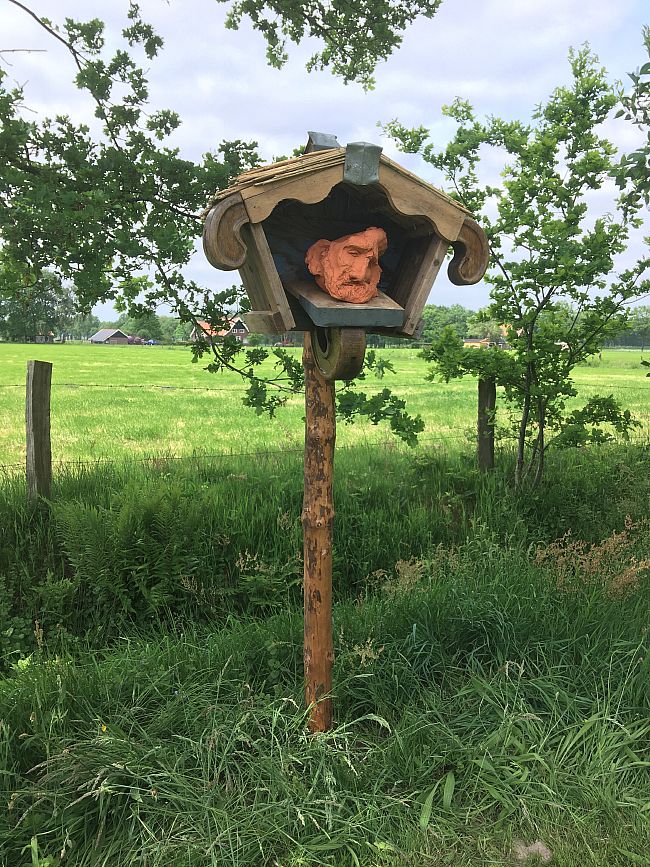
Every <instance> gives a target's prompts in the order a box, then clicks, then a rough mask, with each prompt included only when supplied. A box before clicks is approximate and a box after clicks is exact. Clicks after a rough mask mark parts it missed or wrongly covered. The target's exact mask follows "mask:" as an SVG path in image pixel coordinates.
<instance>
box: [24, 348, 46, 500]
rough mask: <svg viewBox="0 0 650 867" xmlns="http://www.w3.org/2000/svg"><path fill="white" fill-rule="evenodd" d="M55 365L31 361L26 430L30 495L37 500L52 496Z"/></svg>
mask: <svg viewBox="0 0 650 867" xmlns="http://www.w3.org/2000/svg"><path fill="white" fill-rule="evenodd" d="M51 385H52V365H51V364H50V362H49V361H28V362H27V389H26V392H27V393H26V400H25V429H26V435H27V464H26V471H27V497H28V499H29V500H30V501H31V502H36V501H37V500H38V499H39V498H40V497H44V498H46V499H47V498H49V496H50V493H51V487H52V445H51V442H50V390H51Z"/></svg>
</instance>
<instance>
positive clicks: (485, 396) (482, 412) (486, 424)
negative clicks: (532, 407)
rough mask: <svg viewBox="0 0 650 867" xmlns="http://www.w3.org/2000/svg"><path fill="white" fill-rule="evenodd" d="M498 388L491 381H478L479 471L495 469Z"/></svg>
mask: <svg viewBox="0 0 650 867" xmlns="http://www.w3.org/2000/svg"><path fill="white" fill-rule="evenodd" d="M496 403H497V387H496V385H495V384H494V382H492V381H491V380H489V379H479V381H478V422H477V434H478V436H477V454H478V468H479V470H482V471H485V470H492V469H494V411H495V408H496Z"/></svg>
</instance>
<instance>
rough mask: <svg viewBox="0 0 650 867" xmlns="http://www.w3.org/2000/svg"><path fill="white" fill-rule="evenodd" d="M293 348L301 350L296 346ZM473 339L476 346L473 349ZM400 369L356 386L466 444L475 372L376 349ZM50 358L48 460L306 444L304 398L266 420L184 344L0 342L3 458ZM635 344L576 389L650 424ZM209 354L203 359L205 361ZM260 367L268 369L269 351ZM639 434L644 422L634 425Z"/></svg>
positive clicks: (648, 390) (8, 458) (343, 436)
mask: <svg viewBox="0 0 650 867" xmlns="http://www.w3.org/2000/svg"><path fill="white" fill-rule="evenodd" d="M295 351H296V353H298V352H299V351H300V350H295ZM477 351H479V350H477ZM380 352H381V354H382V355H385V356H386V357H387V358H388V359H390V361H391V362H392V363H393V365H394V367H395V370H396V374H395V375H393V374H391V373H388V374H387V375H386V376H385V378H384V379H382V380H378V379H376V378H375V377H374V376H370V377H368V378H367V379H366V380H365V381H363V382H359V383H358V384H357V386H356V387H357V388H358V389H360V390H363V391H365V392H366V393H368V394H372V393H375V392H377V391H378V390H380V389H381V388H384V387H386V386H387V387H389V388H391V389H392V390H393V391H394V392H395V393H396V394H397V395H399V396H400V397H403V398H404V399H405V400H406V402H407V407H408V409H409V411H410V412H412V413H419V414H420V415H421V416H422V417H423V419H424V420H425V423H426V429H425V431H424V433H423V434H422V435H421V439H422V441H423V442H424V443H429V444H435V443H437V444H440V445H445V444H446V445H450V446H453V447H454V448H466V447H468V446H469V444H470V441H471V438H472V436H473V432H474V427H475V412H476V383H475V381H474V380H472V379H470V378H467V379H465V380H463V381H453V382H451V383H449V384H445V383H443V382H428V381H426V373H427V364H426V363H425V362H424V361H423V360H422V359H421V358H419V357H418V352H417V350H416V349H410V348H404V349H388V350H381V351H380ZM31 358H37V359H40V360H43V361H51V362H52V363H53V365H54V367H53V373H52V377H53V379H52V453H53V459H54V460H55V461H57V460H59V461H69V460H81V461H85V460H90V461H92V460H96V459H99V458H102V459H120V458H133V457H144V456H150V455H160V454H166V455H176V456H184V455H191V454H195V453H203V454H222V453H228V452H252V451H268V450H277V449H286V448H298V449H299V448H301V447H302V437H303V433H302V424H303V422H302V418H303V405H302V400H301V399H300V397H295V398H292V399H291V400H290V401H289V402H288V405H287V406H286V407H285V408H284V409H282V410H280V411H279V413H278V417H277V419H276V420H274V421H273V422H271V423H269V422H268V420H267V419H266V418H264V417H259V416H256V415H255V414H254V413H253V412H252V411H251V410H250V409H247V408H246V407H244V406H243V405H242V402H241V398H242V395H243V393H244V390H245V386H244V385H243V383H242V381H241V379H240V378H239V377H238V376H237V375H236V374H233V373H229V372H228V373H223V374H211V373H209V372H207V371H206V370H205V369H204V364H202V363H201V362H198V363H196V364H194V363H192V359H191V353H190V351H189V349H187V348H176V347H164V346H156V347H146V346H91V345H80V344H76V345H72V344H67V345H60V346H59V345H55V346H27V345H18V344H0V417H1V418H2V419H3V424H2V428H1V429H0V455H1V460H0V463H2V464H3V465H7V464H18V463H22V462H23V461H24V420H23V419H24V384H23V383H24V380H25V370H26V364H27V361H28V360H29V359H31ZM641 358H642V356H641V353H640V352H638V351H620V350H619V351H614V350H609V351H605V352H603V354H602V359H598V358H594V359H593V360H592V361H591V362H590V363H589V365H586V366H583V367H581V368H579V369H578V370H577V372H576V376H575V381H576V383H577V385H578V388H579V392H580V397H584V398H585V399H586V398H588V397H589V396H591V395H593V394H598V393H602V394H614V395H615V396H616V397H618V398H619V399H620V400H621V402H622V403H623V405H624V406H626V407H628V408H629V409H630V410H631V411H632V412H633V414H634V415H635V417H636V418H638V419H639V421H640V422H641V423H642V425H643V430H645V432H646V433H647V431H648V430H650V380H648V379H647V378H646V377H645V370H644V369H643V367H641V365H640V361H641ZM204 363H205V362H204ZM267 366H268V370H269V371H270V370H271V369H272V362H271V361H269V362H268V364H267ZM641 436H643V433H642V432H641ZM385 437H386V433H385V431H384V430H383V428H382V427H373V426H372V425H370V424H367V423H359V424H354V425H352V426H346V425H340V426H339V431H338V443H339V445H341V446H354V445H359V444H363V443H369V442H370V443H372V442H377V441H378V440H380V439H384V438H385Z"/></svg>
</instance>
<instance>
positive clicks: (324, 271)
mask: <svg viewBox="0 0 650 867" xmlns="http://www.w3.org/2000/svg"><path fill="white" fill-rule="evenodd" d="M387 246H388V241H387V239H386V232H384V230H383V229H377V228H376V227H374V226H372V227H371V228H369V229H366V230H365V231H363V232H357V233H356V234H355V235H345V237H343V238H337V240H336V241H325V240H321V241H316V243H315V244H312V246H311V247H310V248H309V250H307V255H306V256H305V262H306V263H307V267H308V268H309V271H310V273H311V274H313V275H314V278H315V280H316V283H317V284H318V286H320V288H321V289H324V290H325V292H327V293H328V294H329V295H331V296H332V298H336V299H337V300H338V301H349V302H350V303H351V304H363V303H364V302H365V301H369V300H370V299H371V298H374V297H375V296H376V295H377V294H378V290H377V284H378V283H379V278H380V276H381V268H380V267H379V257H380V256H381V254H382V253H384V252H385V251H386V247H387Z"/></svg>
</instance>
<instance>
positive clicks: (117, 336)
mask: <svg viewBox="0 0 650 867" xmlns="http://www.w3.org/2000/svg"><path fill="white" fill-rule="evenodd" d="M90 342H91V343H106V344H109V343H128V342H129V335H128V334H125V333H124V332H123V331H120V329H119V328H100V329H99V331H98V332H97V334H93V336H92V337H91V338H90Z"/></svg>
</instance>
